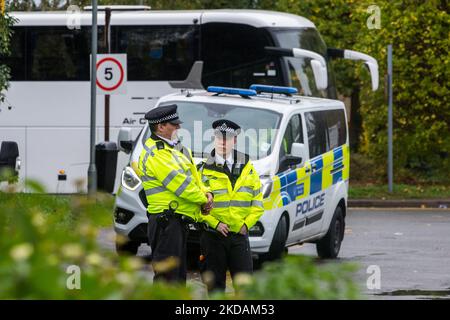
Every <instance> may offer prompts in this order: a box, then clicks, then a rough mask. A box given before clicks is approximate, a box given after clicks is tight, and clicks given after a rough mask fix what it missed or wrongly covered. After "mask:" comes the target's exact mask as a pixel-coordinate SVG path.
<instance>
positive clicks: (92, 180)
mask: <svg viewBox="0 0 450 320" xmlns="http://www.w3.org/2000/svg"><path fill="white" fill-rule="evenodd" d="M96 65H97V0H92V37H91V137H90V138H91V139H90V140H91V141H90V159H89V168H88V194H89V195H91V196H92V195H94V194H95V193H96V192H97V168H96V167H95V131H96V130H95V124H96V121H95V112H96V102H97V101H96V100H97V91H96V89H97V86H96V83H97V73H96Z"/></svg>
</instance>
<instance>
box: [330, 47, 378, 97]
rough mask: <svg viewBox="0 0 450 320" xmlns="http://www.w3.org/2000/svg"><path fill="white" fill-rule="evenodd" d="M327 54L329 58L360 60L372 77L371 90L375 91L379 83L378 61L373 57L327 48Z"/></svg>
mask: <svg viewBox="0 0 450 320" xmlns="http://www.w3.org/2000/svg"><path fill="white" fill-rule="evenodd" d="M327 53H328V56H329V57H331V58H343V59H347V60H362V61H363V62H364V64H365V65H366V66H367V67H368V69H369V72H370V77H371V79H372V91H376V90H377V89H378V85H379V74H378V62H377V60H376V59H375V58H373V57H371V56H369V55H367V54H365V53H362V52H358V51H353V50H342V49H334V48H328V50H327Z"/></svg>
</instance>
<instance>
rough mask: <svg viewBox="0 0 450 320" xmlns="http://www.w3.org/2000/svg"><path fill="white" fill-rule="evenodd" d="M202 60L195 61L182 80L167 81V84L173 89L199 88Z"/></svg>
mask: <svg viewBox="0 0 450 320" xmlns="http://www.w3.org/2000/svg"><path fill="white" fill-rule="evenodd" d="M202 72H203V61H195V62H194V64H193V65H192V68H191V71H189V74H188V76H187V78H186V79H185V80H183V81H169V85H170V86H171V87H172V88H174V89H200V90H204V89H205V88H204V87H203V85H202Z"/></svg>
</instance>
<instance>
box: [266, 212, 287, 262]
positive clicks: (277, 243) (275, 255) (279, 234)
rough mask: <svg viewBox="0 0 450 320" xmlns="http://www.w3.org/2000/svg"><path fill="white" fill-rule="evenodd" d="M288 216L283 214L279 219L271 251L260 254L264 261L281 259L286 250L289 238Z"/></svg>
mask: <svg viewBox="0 0 450 320" xmlns="http://www.w3.org/2000/svg"><path fill="white" fill-rule="evenodd" d="M287 225H288V223H287V218H286V216H285V215H284V214H283V215H282V216H281V218H280V221H278V225H277V228H276V229H275V233H274V235H273V239H272V243H271V244H270V248H269V252H268V253H266V254H263V255H261V256H260V258H262V259H261V260H262V261H273V260H277V259H280V258H281V257H282V256H283V255H284V253H285V252H286V239H287V228H288V226H287Z"/></svg>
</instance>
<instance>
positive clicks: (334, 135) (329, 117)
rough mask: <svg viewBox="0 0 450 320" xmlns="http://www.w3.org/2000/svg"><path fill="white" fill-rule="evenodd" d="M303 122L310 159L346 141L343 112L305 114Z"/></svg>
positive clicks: (330, 111) (329, 111)
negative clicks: (306, 132)
mask: <svg viewBox="0 0 450 320" xmlns="http://www.w3.org/2000/svg"><path fill="white" fill-rule="evenodd" d="M305 121H306V129H307V131H308V144H309V157H310V158H314V157H316V156H318V155H321V154H323V153H326V152H328V151H330V150H332V149H334V148H337V147H339V146H341V145H343V144H345V142H346V141H347V126H346V123H345V114H344V110H327V111H315V112H307V113H305Z"/></svg>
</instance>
